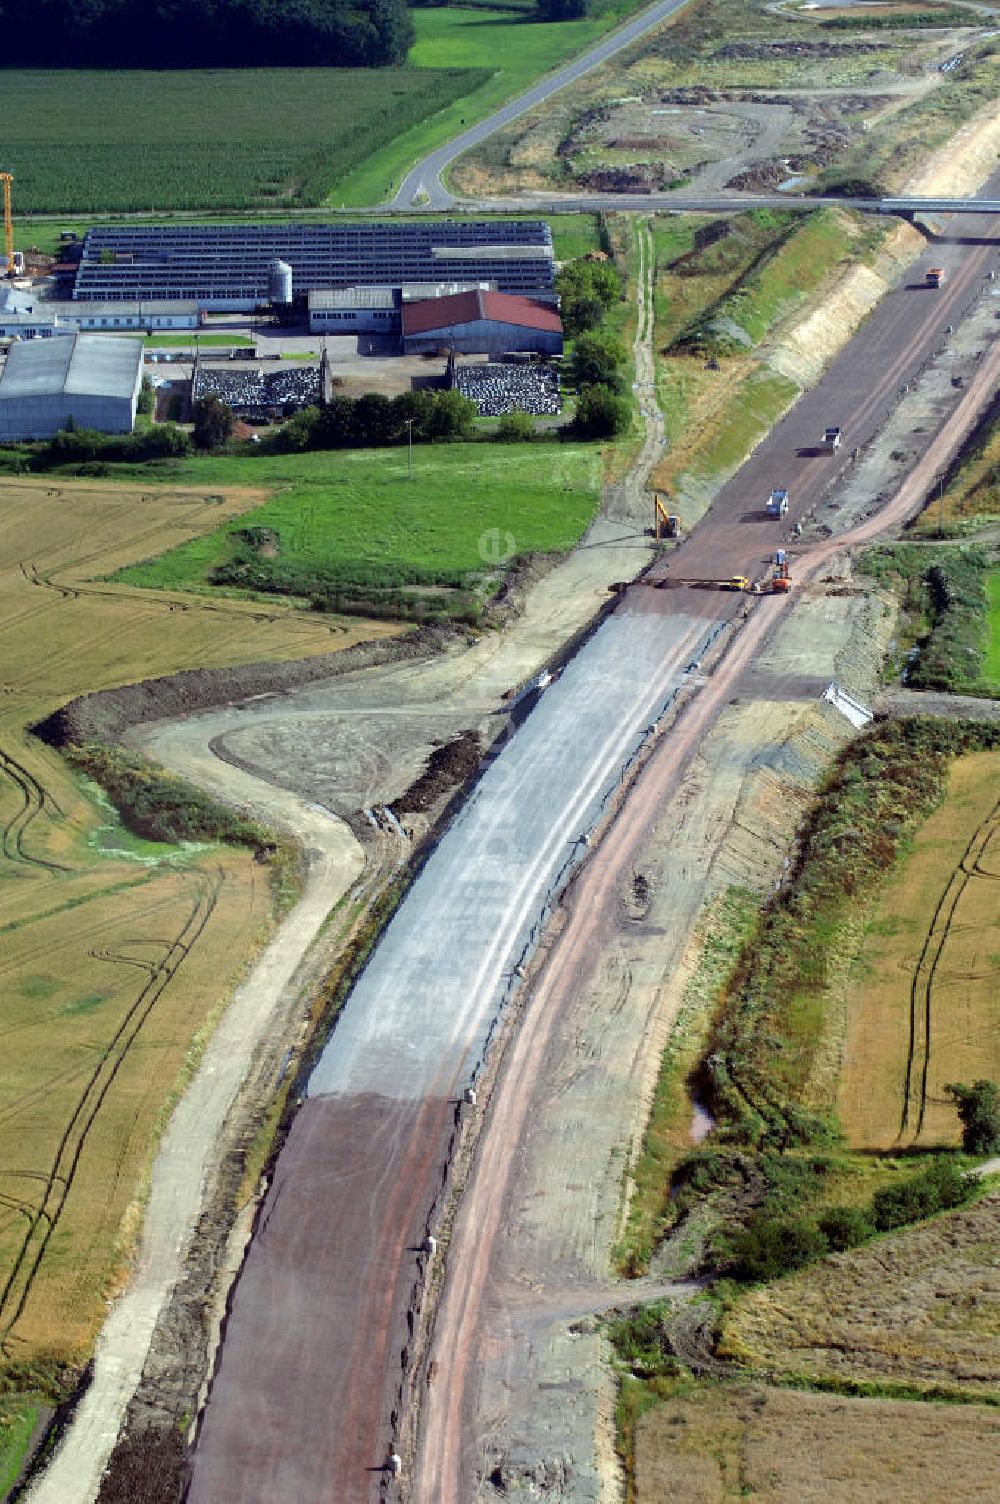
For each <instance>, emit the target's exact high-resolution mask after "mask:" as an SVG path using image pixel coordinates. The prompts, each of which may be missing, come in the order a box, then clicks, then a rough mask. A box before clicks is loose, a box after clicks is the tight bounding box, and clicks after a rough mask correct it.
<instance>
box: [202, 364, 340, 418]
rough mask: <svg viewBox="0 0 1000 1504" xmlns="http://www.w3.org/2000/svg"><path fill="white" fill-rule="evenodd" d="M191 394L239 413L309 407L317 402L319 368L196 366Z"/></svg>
mask: <svg viewBox="0 0 1000 1504" xmlns="http://www.w3.org/2000/svg"><path fill="white" fill-rule="evenodd" d="M192 395H193V397H194V400H195V401H197V400H198V398H199V397H207V396H209V395H211V396H214V397H218V398H220V399H221V401H223V402H225V403H226V405H227V406H228V407H231V408H232V410H233V412H234V413H236V414H238V415H241V416H242V415H245V414H252V413H259V412H266V411H269V410H271V409H273V408H280V409H287V408H299V407H308V406H309V405H310V403H315V402H318V401H319V395H320V393H319V371H318V370H317V368H316V367H315V366H289V367H288V368H287V369H285V370H280V371H261V370H253V369H251V370H248V371H238V370H237V371H219V370H212V369H208V368H206V367H205V366H199V368H198V373H197V376H196V377H195V383H194V391H193V394H192Z"/></svg>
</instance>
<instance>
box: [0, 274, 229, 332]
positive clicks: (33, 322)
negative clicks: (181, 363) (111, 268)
mask: <svg viewBox="0 0 1000 1504" xmlns="http://www.w3.org/2000/svg"><path fill="white" fill-rule="evenodd" d="M200 318H201V316H200V314H199V311H198V304H197V303H195V302H193V301H187V302H166V301H152V300H151V301H149V302H145V303H110V302H107V303H85V302H51V301H46V300H43V299H41V298H39V297H38V295H37V294H36V293H33V292H26V291H24V290H23V289H22V288H18V287H10V286H6V287H5V286H4V285H3V284H2V283H0V339H49V338H51V337H52V336H53V335H55V334H73V333H74V332H75V331H76V330H77V329H86V330H94V331H95V332H96V331H103V332H107V333H109V334H115V333H118V334H122V333H125V331H126V330H133V329H134V330H135V331H136V332H137V333H151V332H152V331H153V330H154V329H197V328H198V325H199V323H200Z"/></svg>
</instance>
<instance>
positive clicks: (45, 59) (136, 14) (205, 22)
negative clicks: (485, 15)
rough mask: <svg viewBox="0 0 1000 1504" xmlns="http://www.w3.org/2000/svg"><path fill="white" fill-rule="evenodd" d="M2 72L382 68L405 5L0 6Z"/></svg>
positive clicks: (45, 1) (73, 0) (72, 1)
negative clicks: (10, 70)
mask: <svg viewBox="0 0 1000 1504" xmlns="http://www.w3.org/2000/svg"><path fill="white" fill-rule="evenodd" d="M0 29H2V32H3V48H2V64H3V66H4V67H8V68H247V67H269V68H270V67H325V68H344V67H373V68H375V67H385V66H388V65H394V64H399V63H403V62H405V61H406V54H407V52H408V51H409V48H410V45H411V43H412V41H413V22H412V19H411V16H410V12H409V8H408V6H407V5H406V3H405V0H35V3H34V4H32V5H14V4H11V3H5V0H0Z"/></svg>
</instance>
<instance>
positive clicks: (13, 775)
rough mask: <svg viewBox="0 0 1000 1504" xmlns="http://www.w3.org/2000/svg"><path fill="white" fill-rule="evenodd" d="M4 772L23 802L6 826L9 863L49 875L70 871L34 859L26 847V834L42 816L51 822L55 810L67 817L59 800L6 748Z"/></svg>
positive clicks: (0, 767)
mask: <svg viewBox="0 0 1000 1504" xmlns="http://www.w3.org/2000/svg"><path fill="white" fill-rule="evenodd" d="M0 772H3V773H5V774H6V775H7V777H8V778H9V779H10V781H11V783H13V784H14V785H15V787H16V788H18V789H20V791H21V799H22V801H23V802H22V804H21V808H20V809H19V810H18V811H17V813H16V814H15V815H13V816H12V817H11V819H9V820H8V821H7V822H6V824H5V825H4V827H3V833H2V838H0V845H2V849H3V854H4V856H5V857H6V858H7V859H8V861H11V862H24V863H26V864H27V865H28V866H29V867H44V868H45V869H46V871H48V872H68V871H69V870H70V869H69V868H68V867H64V866H62V865H61V863H59V862H50V861H49V860H48V859H47V858H45V857H41V856H33V855H32V854H31V852H29V851H26V850H25V846H24V837H25V834H26V832H27V831H28V830H29V829H30V827H31V826H32V825H33V824H34V822H35V821H36V820H37V819H38V817H39V815H42V814H48V815H49V818H50V819H54V818H55V815H53V814H52V813H51V811H52V810H55V812H56V815H58V816H60V817H62V818H65V815H64V812H63V810H62V809H61V808H60V806H59V804H58V803H57V801H56V800H55V798H54V797H53V796H52V794H51V793H49V791H48V790H47V789H46V788H44V787H43V785H42V784H40V783H39V782H38V779H37V778H36V777H35V775H34V774H33V773H32V772H30V771H29V770H28V769H27V768H26V767H25V766H24V764H23V763H20V762H18V761H17V758H16V757H11V755H10V753H9V752H5V751H4V750H3V748H0Z"/></svg>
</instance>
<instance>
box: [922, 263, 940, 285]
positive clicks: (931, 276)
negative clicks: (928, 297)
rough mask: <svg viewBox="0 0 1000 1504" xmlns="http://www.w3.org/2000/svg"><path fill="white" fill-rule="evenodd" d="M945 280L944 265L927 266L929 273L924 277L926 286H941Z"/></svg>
mask: <svg viewBox="0 0 1000 1504" xmlns="http://www.w3.org/2000/svg"><path fill="white" fill-rule="evenodd" d="M943 281H944V267H943V266H929V267H928V268H927V274H926V276H925V277H924V286H925V287H940V286H941V283H942V282H943Z"/></svg>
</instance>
